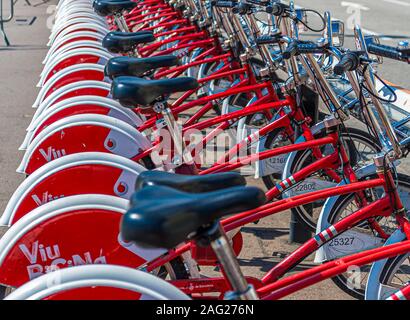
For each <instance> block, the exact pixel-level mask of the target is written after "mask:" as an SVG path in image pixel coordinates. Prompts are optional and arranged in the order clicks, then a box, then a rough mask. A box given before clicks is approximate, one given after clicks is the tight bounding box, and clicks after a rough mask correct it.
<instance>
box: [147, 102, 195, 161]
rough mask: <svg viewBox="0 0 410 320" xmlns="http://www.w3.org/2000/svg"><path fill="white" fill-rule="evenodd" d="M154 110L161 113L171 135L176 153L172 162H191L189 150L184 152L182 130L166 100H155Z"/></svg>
mask: <svg viewBox="0 0 410 320" xmlns="http://www.w3.org/2000/svg"><path fill="white" fill-rule="evenodd" d="M153 109H154V111H155V112H156V113H160V114H162V117H163V119H164V121H165V124H166V126H167V129H168V132H169V133H170V135H171V138H172V140H173V143H174V147H175V150H176V154H175V156H174V158H173V159H172V162H173V163H174V165H176V166H180V165H182V164H183V163H187V164H192V163H193V158H192V155H191V153H190V152H185V151H186V150H187V149H186V145H185V141H184V139H183V137H182V130H181V128H180V127H179V125H178V123H177V121H176V120H175V117H174V114H173V113H172V110H171V108H170V107H169V106H168V103H167V102H166V101H160V102H156V103H155V104H154V108H153Z"/></svg>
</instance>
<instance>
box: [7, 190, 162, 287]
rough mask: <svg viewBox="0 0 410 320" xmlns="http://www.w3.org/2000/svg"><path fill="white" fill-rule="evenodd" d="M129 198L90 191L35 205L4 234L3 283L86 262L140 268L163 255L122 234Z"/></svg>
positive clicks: (15, 284)
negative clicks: (122, 221) (125, 239)
mask: <svg viewBox="0 0 410 320" xmlns="http://www.w3.org/2000/svg"><path fill="white" fill-rule="evenodd" d="M128 203H129V201H128V200H125V199H121V198H118V197H113V196H106V195H94V194H88V195H77V196H72V197H67V198H61V199H58V200H55V201H53V202H50V203H47V204H45V205H43V206H40V207H38V208H36V209H34V210H33V211H31V212H30V213H28V214H26V215H25V216H24V217H22V218H21V219H20V220H19V221H17V222H16V223H15V224H14V225H12V226H11V227H10V229H8V230H7V232H6V233H5V234H4V235H3V237H2V238H1V239H0V283H1V284H3V285H6V286H11V287H19V286H21V285H22V284H24V283H26V282H28V281H29V280H32V279H34V278H37V277H39V276H41V275H43V274H45V273H48V272H50V271H55V270H56V269H62V268H67V267H72V266H77V265H84V264H114V265H122V266H128V267H131V268H137V267H139V266H141V265H142V264H143V263H146V262H147V261H150V260H152V259H155V258H157V257H158V256H160V255H162V254H164V253H165V252H166V250H164V249H143V248H140V247H138V246H136V245H134V244H131V243H126V242H124V241H123V240H122V239H121V236H120V234H119V225H120V221H121V218H122V216H123V214H124V213H125V211H126V210H127V208H128Z"/></svg>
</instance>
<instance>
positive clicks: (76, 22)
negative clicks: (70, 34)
mask: <svg viewBox="0 0 410 320" xmlns="http://www.w3.org/2000/svg"><path fill="white" fill-rule="evenodd" d="M79 24H89V25H92V26H100V27H101V28H105V29H108V25H107V23H104V22H102V21H101V20H96V19H94V18H86V17H81V18H75V19H70V20H66V21H64V22H62V23H60V24H59V25H58V26H56V28H55V30H54V32H53V33H52V34H51V38H50V43H54V39H55V38H57V36H58V35H59V34H60V32H61V31H63V30H64V29H65V28H68V27H71V26H76V25H79Z"/></svg>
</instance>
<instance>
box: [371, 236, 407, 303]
mask: <svg viewBox="0 0 410 320" xmlns="http://www.w3.org/2000/svg"><path fill="white" fill-rule="evenodd" d="M404 240H406V235H405V234H404V232H403V231H401V230H399V229H398V230H396V231H395V232H394V233H393V234H392V235H391V236H390V237H389V238H388V239H387V241H386V242H385V243H384V246H388V245H391V244H394V243H399V242H401V241H404ZM387 260H388V259H383V260H379V261H376V262H374V263H373V264H372V266H371V268H370V272H369V275H368V278H367V284H366V293H365V299H366V300H384V299H386V298H388V297H389V296H390V295H391V294H393V293H395V292H396V291H397V288H389V287H386V286H384V285H383V284H381V283H380V277H381V273H382V271H383V270H384V267H385V264H386V263H387Z"/></svg>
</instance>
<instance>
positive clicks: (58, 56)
mask: <svg viewBox="0 0 410 320" xmlns="http://www.w3.org/2000/svg"><path fill="white" fill-rule="evenodd" d="M71 46H72V48H71V50H64V48H60V49H59V50H58V51H59V52H58V53H57V52H55V53H54V54H53V55H52V56H50V59H49V60H48V61H47V63H46V64H45V65H44V69H43V71H44V70H47V68H48V67H49V66H50V65H52V66H55V65H57V64H58V63H59V62H60V61H62V60H64V59H65V58H66V54H67V53H70V52H73V51H76V50H83V51H86V50H87V51H91V50H100V51H102V52H104V53H106V54H109V55H110V57H112V56H113V54H111V53H109V52H108V51H107V50H106V49H105V48H103V47H102V46H101V45H99V44H98V43H97V42H96V41H90V43H89V44H88V45H86V46H85V45H83V46H75V42H73V43H71ZM78 54H83V53H81V52H79V53H78ZM80 64H81V63H80Z"/></svg>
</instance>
